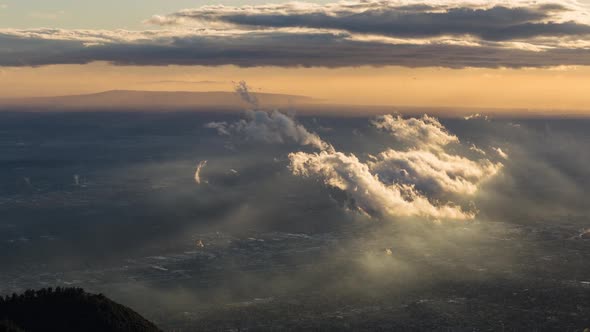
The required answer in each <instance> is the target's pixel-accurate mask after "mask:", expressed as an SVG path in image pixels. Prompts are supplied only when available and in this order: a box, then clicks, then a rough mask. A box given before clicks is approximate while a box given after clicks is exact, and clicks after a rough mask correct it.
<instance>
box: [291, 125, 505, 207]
mask: <svg viewBox="0 0 590 332" xmlns="http://www.w3.org/2000/svg"><path fill="white" fill-rule="evenodd" d="M372 124H373V125H374V126H375V127H377V128H379V129H381V130H385V131H388V132H389V133H391V135H392V136H393V137H395V139H396V140H397V141H399V142H400V143H404V144H405V145H406V150H395V149H387V150H385V151H383V152H381V153H380V154H378V155H377V156H370V160H369V161H367V162H362V161H360V160H359V159H358V157H357V156H355V155H354V154H345V153H342V152H338V151H333V150H332V151H323V152H320V153H304V152H297V153H291V154H290V155H289V158H290V161H291V164H290V167H291V170H292V172H293V174H295V175H300V176H306V177H316V178H319V179H321V180H322V181H323V182H324V183H325V184H326V185H328V186H331V187H335V188H338V189H340V190H343V191H345V192H347V193H348V195H350V197H351V198H352V199H353V202H354V205H355V207H356V208H358V209H360V210H361V211H364V212H365V213H367V214H369V215H372V216H379V217H384V216H385V217H397V216H418V215H419V216H427V217H430V218H449V219H471V218H473V217H474V216H475V214H474V212H466V211H464V210H463V209H462V208H461V207H460V206H459V205H457V204H454V203H440V202H443V201H445V200H446V201H449V202H452V200H454V199H457V200H458V201H464V200H465V198H468V197H469V196H472V195H474V194H476V192H477V191H478V189H479V187H480V186H481V184H482V183H483V182H485V181H487V180H489V179H491V178H492V177H493V176H494V175H495V174H496V173H498V171H499V170H500V169H501V168H502V166H503V165H502V164H501V163H500V162H492V161H490V160H488V159H478V160H471V159H468V158H467V157H464V156H461V155H457V154H452V153H450V152H447V151H446V150H445V147H446V146H447V145H449V144H451V143H459V139H458V138H457V137H456V136H455V135H453V134H451V133H449V132H448V131H447V129H446V128H445V127H444V126H443V125H442V124H441V123H440V122H439V121H438V120H437V119H436V118H433V117H430V116H428V115H424V116H422V117H421V118H403V117H402V116H400V115H396V116H392V115H384V116H379V117H377V118H376V119H374V120H373V121H372ZM472 147H475V145H472ZM475 148H476V149H478V148H477V147H475ZM481 151H483V150H481ZM502 157H503V158H508V156H507V155H505V156H502Z"/></svg>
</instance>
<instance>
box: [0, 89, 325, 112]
mask: <svg viewBox="0 0 590 332" xmlns="http://www.w3.org/2000/svg"><path fill="white" fill-rule="evenodd" d="M256 97H257V98H258V99H259V101H260V104H261V105H263V106H264V107H265V108H271V107H281V108H286V107H290V106H295V105H305V104H310V103H314V102H315V101H314V99H312V98H309V97H304V96H294V95H283V94H271V93H256ZM247 106H248V104H246V103H245V102H244V101H242V100H241V99H240V97H239V96H238V95H237V94H236V93H234V92H224V91H214V92H185V91H173V92H169V91H132V90H112V91H106V92H100V93H94V94H85V95H72V96H59V97H34V98H5V99H0V110H4V111H7V110H30V111H68V110H76V111H80V110H149V111H159V110H162V111H166V110H192V109H194V110H205V109H211V110H220V109H221V110H223V109H227V110H235V109H236V108H240V109H241V108H244V107H247Z"/></svg>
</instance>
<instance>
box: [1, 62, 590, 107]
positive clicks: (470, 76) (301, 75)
mask: <svg viewBox="0 0 590 332" xmlns="http://www.w3.org/2000/svg"><path fill="white" fill-rule="evenodd" d="M237 80H246V81H247V82H248V84H249V85H251V86H252V87H253V88H254V89H255V91H257V92H258V91H260V92H268V93H283V94H292V95H305V96H309V97H313V98H317V99H320V100H322V101H324V102H327V103H337V104H355V105H399V106H421V107H484V108H527V109H555V110H590V106H589V105H590V94H589V93H588V91H590V67H563V68H561V67H560V68H546V69H475V68H466V69H447V68H402V67H382V68H374V67H354V68H338V69H327V68H277V67H256V68H238V67H235V66H222V67H200V66H193V67H182V66H167V67H123V66H113V65H109V64H105V63H93V64H89V65H54V66H45V67H39V68H28V67H27V68H3V69H0V91H1V92H0V97H2V98H10V97H35V96H55V95H72V94H86V93H95V92H101V91H106V90H150V91H229V90H231V89H232V83H231V82H232V81H237Z"/></svg>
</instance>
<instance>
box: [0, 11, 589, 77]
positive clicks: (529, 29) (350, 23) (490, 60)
mask: <svg viewBox="0 0 590 332" xmlns="http://www.w3.org/2000/svg"><path fill="white" fill-rule="evenodd" d="M588 20H589V19H588V11H587V9H585V7H583V6H581V5H579V4H578V3H577V2H575V1H566V0H558V1H542V2H533V1H511V2H507V1H492V2H489V1H487V2H483V1H468V2H456V1H451V0H446V1H442V2H441V1H427V2H416V1H384V0H372V1H368V0H363V1H360V0H359V1H346V2H337V3H329V4H314V3H303V2H292V3H287V4H279V5H255V6H244V7H232V6H204V7H199V8H195V9H186V10H183V11H179V12H176V13H171V14H168V15H158V16H154V17H152V18H151V19H148V20H147V22H148V23H150V24H152V25H155V26H156V27H157V28H158V29H154V30H144V31H127V30H64V29H0V43H1V44H2V45H3V46H5V47H3V48H2V49H0V66H40V65H49V64H85V63H90V62H94V61H106V62H110V63H113V64H117V65H157V66H161V65H162V66H163V65H172V64H174V65H206V66H210V65H237V66H241V67H253V66H280V67H297V66H305V67H315V66H317V67H331V68H335V67H345V66H361V65H368V66H387V65H395V66H406V67H428V66H440V67H449V68H464V67H485V68H498V67H509V68H521V67H547V66H562V65H590V42H589V40H590V38H588V37H589V36H590V23H589V22H588ZM170 26H174V27H173V28H170Z"/></svg>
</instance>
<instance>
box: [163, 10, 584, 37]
mask: <svg viewBox="0 0 590 332" xmlns="http://www.w3.org/2000/svg"><path fill="white" fill-rule="evenodd" d="M375 7H376V8H375ZM269 11H270V13H269ZM567 11H568V10H567V9H566V8H565V7H564V6H562V5H560V4H546V5H542V6H534V7H514V8H509V7H504V6H494V7H491V8H470V7H456V8H447V7H446V6H440V7H435V6H428V5H422V6H418V5H414V6H394V7H391V6H389V5H387V3H382V4H380V5H378V6H375V5H373V6H367V8H365V9H364V10H363V11H361V12H358V8H352V9H351V8H339V9H337V10H336V9H331V10H330V8H322V7H320V8H316V9H314V10H308V11H304V12H301V11H294V10H292V9H291V8H290V6H289V5H288V4H286V5H284V6H282V7H281V6H280V5H277V6H276V7H275V8H273V10H268V8H266V7H264V6H259V7H256V6H254V7H248V8H245V9H242V10H238V8H235V7H219V9H218V10H212V9H209V7H204V8H202V9H195V10H186V11H181V12H178V13H175V14H172V15H171V16H170V17H168V19H167V20H164V21H163V23H164V24H175V23H176V22H175V19H189V20H199V21H209V22H223V23H230V24H235V25H242V26H251V27H267V28H295V27H304V28H317V29H338V30H344V31H348V32H353V33H365V34H378V35H384V36H393V37H405V38H408V37H409V38H426V37H437V36H446V35H459V36H461V35H472V36H476V37H478V38H481V39H483V40H490V41H500V40H517V39H528V38H533V37H541V36H570V37H571V36H584V35H588V34H590V25H587V24H583V23H578V22H575V21H559V22H558V21H555V19H558V18H559V17H558V14H559V13H562V12H567ZM154 23H157V22H154Z"/></svg>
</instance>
